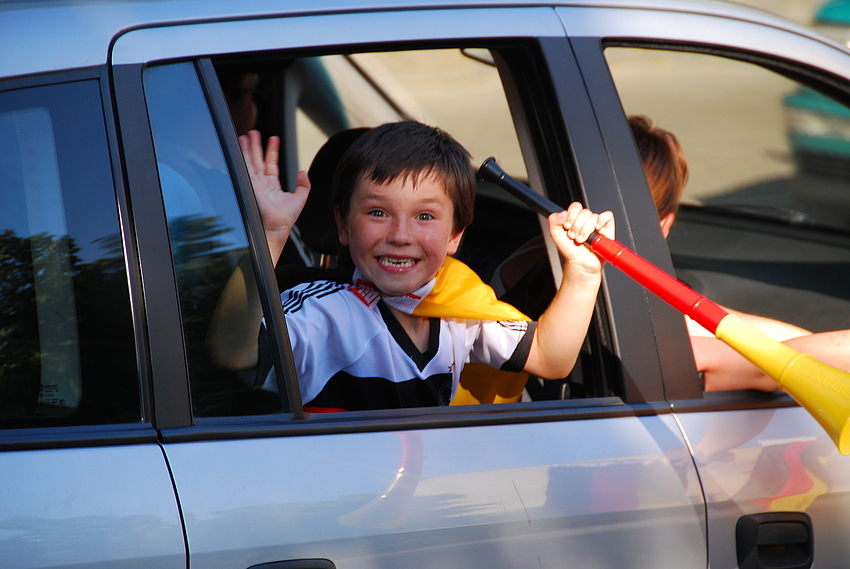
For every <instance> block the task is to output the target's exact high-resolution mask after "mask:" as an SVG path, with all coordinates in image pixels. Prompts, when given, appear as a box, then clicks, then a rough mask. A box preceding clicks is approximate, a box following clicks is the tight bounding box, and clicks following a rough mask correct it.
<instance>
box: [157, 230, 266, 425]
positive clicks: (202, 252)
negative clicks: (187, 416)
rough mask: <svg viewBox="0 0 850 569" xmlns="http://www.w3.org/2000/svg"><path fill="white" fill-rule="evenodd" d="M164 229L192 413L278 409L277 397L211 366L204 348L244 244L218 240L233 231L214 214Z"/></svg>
mask: <svg viewBox="0 0 850 569" xmlns="http://www.w3.org/2000/svg"><path fill="white" fill-rule="evenodd" d="M168 231H169V235H170V238H171V251H172V256H173V258H174V269H175V272H176V275H177V286H178V288H179V290H180V305H181V309H182V311H183V332H184V335H185V341H186V355H187V358H188V360H189V373H190V377H191V385H192V405H193V408H194V410H195V414H196V415H197V416H220V415H253V414H264V413H274V412H278V411H279V410H280V401H279V399H278V398H277V397H276V396H275V397H270V395H271V394H269V393H266V392H259V391H257V390H255V389H253V388H251V387H250V386H249V385H248V384H247V383H246V382H245V381H243V380H242V379H240V377H239V375H238V374H236V373H234V372H231V371H227V370H223V369H221V368H218V367H216V366H214V365H213V364H212V362H211V360H210V357H209V353H208V351H207V347H206V336H207V330H208V329H209V325H210V321H211V319H212V314H213V311H214V310H215V307H216V304H217V303H218V300H219V296H220V295H221V291H222V289H223V288H224V285H225V284H226V283H227V280H228V279H229V278H230V275H231V274H232V273H233V270H234V268H235V267H236V264H237V263H238V262H239V259H240V258H241V257H242V255H245V254H247V248H246V247H244V246H235V245H233V242H232V241H230V240H225V239H222V237H223V236H224V235H226V234H228V233H230V232H231V231H232V229H231V228H230V227H227V226H225V225H223V224H221V223H220V222H219V218H217V217H202V216H199V215H191V216H183V217H178V218H175V219H173V220H171V221H170V222H169V224H168ZM248 277H249V279H248V280H249V282H250V281H251V277H250V275H249V276H248Z"/></svg>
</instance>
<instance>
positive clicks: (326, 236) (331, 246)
mask: <svg viewBox="0 0 850 569" xmlns="http://www.w3.org/2000/svg"><path fill="white" fill-rule="evenodd" d="M367 131H369V129H368V128H351V129H348V130H343V131H340V132H338V133H336V134H334V135H332V136H331V137H330V138H328V140H327V141H326V142H325V144H324V145H322V147H321V148H320V149H319V151H318V152H316V156H315V157H314V158H313V163H312V164H310V169H309V170H308V171H307V174H308V175H309V176H310V186H311V187H310V197H309V198H307V203H306V204H305V205H304V210H303V211H302V212H301V215H300V216H299V217H298V230H299V232H300V233H301V239H302V240H303V241H304V243H305V244H306V245H307V247H309V248H310V249H312V250H313V251H316V252H319V253H322V254H325V255H337V254H338V253H339V239H338V235H337V229H336V221H335V220H334V212H333V202H332V200H333V181H334V173H335V172H336V167H337V165H339V161H340V159H341V158H342V155H343V154H345V151H346V150H348V147H349V146H351V145H352V143H354V141H355V140H357V139H358V138H359V137H360V136H361V135H362V134H363V133H365V132H367Z"/></svg>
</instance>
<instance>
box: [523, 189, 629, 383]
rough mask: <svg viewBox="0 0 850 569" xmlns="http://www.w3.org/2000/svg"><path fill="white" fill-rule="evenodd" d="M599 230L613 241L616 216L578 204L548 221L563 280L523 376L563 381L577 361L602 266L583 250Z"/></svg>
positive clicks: (540, 326)
mask: <svg viewBox="0 0 850 569" xmlns="http://www.w3.org/2000/svg"><path fill="white" fill-rule="evenodd" d="M594 231H598V232H599V233H601V234H602V235H605V236H606V237H610V238H611V239H613V238H614V214H612V213H611V212H610V211H606V212H604V213H602V214H595V213H593V212H592V211H590V210H588V209H585V208H583V207H582V206H581V204H579V203H578V202H575V203H573V204H571V205H570V207H569V208H567V209H566V210H565V211H562V212H559V213H554V214H552V215H550V216H549V234H550V235H551V236H552V239H553V240H554V241H555V245H556V246H557V247H558V251H559V252H560V253H561V255H562V256H563V257H564V277H563V280H562V281H561V286H560V287H559V288H558V291H557V292H556V293H555V298H554V299H553V300H552V303H551V304H550V305H549V308H547V309H546V311H545V312H544V313H543V315H541V316H540V318H539V320H538V324H537V330H536V331H535V335H534V340H533V341H532V344H531V350H530V352H529V355H528V360H527V362H526V365H525V371H527V372H528V373H531V374H533V375H536V376H538V377H542V378H545V379H562V378H564V377H566V376H567V375H568V374H569V373H570V371H572V369H573V366H574V365H575V362H576V360H577V359H578V355H579V352H580V351H581V346H582V344H583V343H584V338H585V336H586V335H587V329H588V326H589V325H590V319H591V318H592V316H593V309H594V306H595V304H596V295H597V293H598V291H599V285H600V283H601V282H602V265H603V261H602V260H601V259H600V258H599V257H597V256H596V254H595V253H593V252H592V251H591V250H590V249H588V248H587V247H585V246H584V242H585V241H587V239H588V237H590V234H591V233H592V232H594Z"/></svg>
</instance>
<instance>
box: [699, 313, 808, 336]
mask: <svg viewBox="0 0 850 569" xmlns="http://www.w3.org/2000/svg"><path fill="white" fill-rule="evenodd" d="M720 308H722V309H723V310H725V311H726V312H728V313H729V314H734V315H735V316H737V317H738V318H740V319H741V320H743V321H744V322H746V323H747V324H749V325H750V326H752V327H753V328H755V329H756V330H758V331H759V332H761V333H763V334H767V335H768V336H770V337H771V338H773V339H774V340H777V341H779V342H784V341H785V340H788V339H791V338H796V337H798V336H807V335H809V334H811V332H810V331H808V330H806V329H805V328H801V327H799V326H795V325H794V324H789V323H788V322H782V321H781V320H776V319H773V318H767V317H764V316H757V315H755V314H747V313H746V312H740V311H738V310H733V309H731V308H727V307H725V306H720ZM685 322H686V323H687V325H688V334H689V335H690V336H691V337H693V336H705V337H709V338H714V334H712V333H711V332H709V331H708V330H706V329H705V328H703V327H702V326H700V325H699V324H697V323H696V322H695V321H694V320H692V319H691V318H689V317H687V316H686V317H685Z"/></svg>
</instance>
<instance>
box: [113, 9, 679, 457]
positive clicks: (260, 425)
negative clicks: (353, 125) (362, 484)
mask: <svg viewBox="0 0 850 569" xmlns="http://www.w3.org/2000/svg"><path fill="white" fill-rule="evenodd" d="M520 11H522V12H525V11H532V12H534V13H536V14H537V15H538V16H539V15H540V14H541V11H540V9H538V8H532V9H521V10H520ZM468 12H477V13H481V12H490V13H495V12H499V13H502V12H503V10H493V9H487V10H469V11H468ZM546 12H547V13H548V14H549V15H551V16H552V18H553V21H557V18H555V14H554V13H553V12H551V11H550V10H547V11H546ZM429 13H439V14H440V16H441V17H448V14H447V13H446V12H445V11H437V10H435V11H432V12H429ZM454 13H456V12H454ZM383 16H387V15H386V14H382V17H383ZM548 17H549V16H547V18H548ZM243 23H245V22H243ZM181 28H182V27H181V26H176V27H175V28H174V29H173V30H168V31H167V32H166V33H165V36H164V37H168V38H171V37H173V34H174V32H179V30H180V29H181ZM151 31H152V30H136V31H134V32H129V33H131V34H133V33H135V32H141V33H142V35H140V36H139V37H138V38H134V41H131V42H129V43H128V44H127V45H131V46H138V45H140V42H139V40H140V38H143V37H146V36H145V32H151ZM155 31H156V32H157V33H161V32H163V29H162V28H158V29H157V30H155ZM538 32H542V33H537V34H529V35H527V36H523V35H517V32H515V31H514V32H512V34H511V35H510V36H509V37H506V38H501V39H497V40H492V39H491V40H488V39H487V38H486V37H485V38H483V39H482V38H480V37H477V36H476V34H475V33H470V34H463V35H460V36H457V37H451V36H450V37H448V38H447V37H446V36H445V35H441V36H440V37H437V38H434V37H426V38H424V39H423V38H420V37H419V36H418V35H417V36H416V37H415V39H414V38H411V39H405V40H404V41H396V42H359V43H339V41H342V40H337V41H335V42H333V43H331V44H329V45H315V44H314V47H309V44H308V47H295V48H285V49H279V48H275V49H274V50H272V51H273V52H275V53H287V54H291V55H292V56H307V55H322V54H327V53H340V52H344V51H346V50H352V49H354V50H356V51H363V52H366V51H372V50H390V49H417V48H422V49H425V48H440V47H461V46H465V45H467V44H469V45H475V46H477V47H480V46H489V45H493V46H494V47H497V46H499V45H502V44H505V43H509V42H513V43H516V42H526V43H527V44H529V45H532V44H533V45H534V46H535V49H536V50H537V51H538V52H539V56H538V59H536V61H538V64H539V65H538V66H536V67H537V68H538V70H542V71H543V72H544V73H545V74H546V75H547V76H548V77H547V78H546V79H545V81H544V85H545V89H544V90H545V91H546V94H545V95H540V94H538V95H537V96H538V97H539V96H543V97H544V98H545V100H546V101H548V103H547V104H546V105H545V108H547V109H548V108H550V107H551V106H552V105H557V106H559V108H558V109H552V110H551V111H547V112H550V113H552V114H550V115H549V116H550V117H552V118H553V119H555V120H554V121H553V122H552V123H549V122H548V121H547V120H541V115H540V114H539V113H538V114H536V115H532V114H528V115H526V114H525V112H523V114H522V118H520V119H517V116H519V115H515V120H519V121H520V123H518V128H521V129H522V130H521V131H518V134H519V136H520V143H521V144H520V145H521V147H522V148H523V151H524V153H527V152H528V150H529V149H530V148H533V151H532V154H533V155H535V156H543V155H544V154H543V152H544V150H545V155H546V156H547V158H548V157H551V159H547V160H545V162H548V164H543V165H541V164H539V163H538V164H536V165H535V164H531V163H529V157H528V155H527V154H526V162H527V166H528V167H529V169H530V170H534V171H535V173H534V174H533V173H532V172H531V171H530V172H529V176H530V177H531V178H532V180H534V176H535V175H536V176H537V179H538V180H543V183H542V184H543V185H544V187H545V189H546V190H547V193H548V194H549V195H550V196H553V197H554V199H555V200H556V201H558V200H559V201H562V202H564V203H566V200H567V199H571V198H572V199H574V198H577V197H579V196H583V197H585V199H587V200H588V201H589V203H590V205H591V207H599V205H600V204H609V203H613V204H617V203H618V202H617V200H618V199H619V198H618V197H617V196H616V194H615V193H614V192H613V190H614V188H615V184H614V180H613V177H612V175H611V168H610V164H609V162H608V159H607V156H606V154H605V153H604V145H603V144H602V140H601V137H600V135H599V132H598V129H597V127H596V126H595V120H594V119H593V116H592V107H591V106H590V103H589V99H588V97H587V94H586V92H585V85H584V81H583V79H582V78H581V74H580V72H579V70H578V68H577V65H576V63H575V57H574V55H573V53H572V48H571V46H570V42H569V41H568V39H567V38H566V36H565V35H564V33H563V29H562V28H560V32H559V33H557V34H554V33H547V30H546V29H542V30H538ZM121 39H122V38H119V39H118V41H117V42H116V45H119V46H120V44H121ZM166 43H167V42H166ZM161 48H162V46H161V45H160V46H159V47H158V48H157V50H159V49H161ZM197 49H202V47H198V48H197ZM222 49H223V48H222ZM155 51H156V50H155ZM237 51H238V52H239V53H243V52H242V51H241V50H236V51H228V55H230V56H232V55H234V54H235V53H236V52H237ZM128 53H129V52H128V51H122V53H121V56H120V57H114V58H113V60H114V61H116V60H117V61H122V62H126V61H130V60H137V58H139V59H144V60H145V63H149V64H153V63H165V62H167V61H178V60H181V59H182V60H186V59H191V58H188V57H184V58H178V59H174V60H162V61H159V60H157V61H154V60H153V59H152V58H147V57H142V56H140V55H138V54H135V55H134V56H133V57H130V56H129V55H128ZM244 53H245V54H246V55H249V54H250V55H256V54H257V53H261V51H256V50H245V51H244ZM204 55H212V54H211V53H209V52H208V53H207V54H204ZM204 55H200V56H199V57H198V58H195V59H196V60H200V58H201V57H204ZM128 58H129V59H128ZM563 61H567V62H570V66H569V73H566V76H565V74H564V71H563V65H562V63H563ZM142 65H143V64H141V63H138V64H134V65H130V64H122V65H116V66H115V68H116V69H119V68H123V69H137V70H138V69H141V66H142ZM199 65H200V66H201V67H204V66H206V65H207V64H206V63H202V64H199ZM209 71H212V69H211V65H210V70H208V71H204V73H208V72H209ZM514 72H515V73H516V75H517V76H516V77H515V78H513V79H512V82H513V83H512V84H513V85H514V94H516V89H515V87H516V85H519V84H521V83H522V80H523V79H528V78H533V77H534V76H533V74H531V72H530V71H527V72H526V73H527V75H526V74H523V73H522V70H518V69H515V70H514ZM133 73H139V75H140V71H134V72H133ZM538 80H539V79H535V81H538ZM503 81H505V79H504V77H503ZM535 84H538V83H535ZM216 85H217V84H216ZM211 91H216V94H215V95H214V97H213V99H214V100H213V101H212V102H211V108H212V109H214V111H213V112H214V113H215V114H216V115H217V118H216V121H217V123H219V124H220V128H222V129H223V131H222V132H220V137H221V140H222V141H223V145H224V146H225V149H226V153H227V154H229V156H228V160H229V161H230V163H231V164H232V165H233V167H234V168H235V169H236V175H235V179H236V180H237V181H238V184H237V186H238V187H239V190H238V191H239V192H241V193H242V194H243V195H242V198H241V199H242V200H243V201H244V202H245V203H246V204H248V205H247V207H246V209H252V208H253V207H254V206H251V205H250V204H252V203H253V200H254V198H253V195H252V193H251V192H250V191H249V190H250V185H249V183H248V179H247V173H246V172H245V171H244V167H243V166H241V162H242V158H241V152H240V151H239V148H238V144H237V142H236V137H235V132H234V130H233V128H232V126H231V125H230V119H229V115H226V114H225V110H224V109H225V107H224V106H223V97H222V96H220V94H219V93H218V91H220V88H212V87H211V88H209V89H208V93H207V94H208V96H210V92H211ZM525 96H527V94H526V95H525ZM521 98H522V97H520V99H521ZM536 100H540V99H536ZM509 104H510V105H511V108H512V109H514V110H515V109H516V108H517V105H519V108H523V105H527V104H528V103H527V101H520V102H516V101H511V100H510V97H509ZM566 104H569V106H565V105H566ZM541 108H543V107H541ZM216 109H217V110H216ZM225 125H226V126H225ZM149 136H150V133H147V143H146V144H149ZM523 137H524V138H523ZM598 149H602V150H603V153H602V154H601V155H598V156H597V157H596V158H595V159H593V160H591V162H592V163H593V164H594V165H597V166H600V167H602V168H604V170H603V171H602V172H601V173H599V174H597V173H596V168H591V167H590V166H588V165H586V164H585V165H583V164H582V163H581V158H582V157H584V158H587V157H588V156H592V155H593V153H594V152H595V151H597V150H598ZM567 161H569V163H574V164H575V163H578V165H577V166H576V167H575V169H574V171H575V172H576V174H575V175H573V174H571V173H570V172H571V168H570V167H568V166H561V165H563V164H566V163H567ZM559 167H560V168H562V170H560V171H558V170H557V168H559ZM564 172H566V174H564ZM601 196H604V197H601ZM158 201H159V202H160V203H159V204H158V207H159V208H161V207H162V204H161V199H158ZM594 204H596V205H594ZM616 213H617V215H618V217H620V218H621V219H622V217H623V216H625V212H624V210H623V209H622V208H621V207H617V208H616ZM246 215H247V216H248V217H254V214H251V213H248V214H246ZM260 227H261V226H260V225H259V221H258V217H257V218H256V219H255V220H254V221H251V222H249V229H250V231H251V232H252V233H253V234H254V237H253V238H252V239H253V240H254V242H255V244H256V243H257V242H258V241H259V242H260V243H259V244H257V245H256V247H255V248H253V249H257V248H260V249H264V246H263V244H262V243H264V240H259V239H257V237H256V235H260V233H259V232H258V231H257V228H260ZM165 250H168V249H167V247H166V249H165ZM261 256H262V255H261ZM263 272H264V273H266V269H264V270H263ZM267 274H268V273H267ZM610 278H611V273H610V272H607V270H606V276H605V279H604V282H603V290H602V294H601V295H600V301H599V305H598V306H597V319H599V321H600V322H601V323H602V325H603V326H607V325H608V323H609V322H610V321H611V319H610V317H609V315H608V312H607V310H608V309H607V306H610V302H611V300H610V299H611V297H612V290H613V291H614V292H615V293H616V294H619V293H618V292H616V291H617V289H618V287H613V289H612V287H611V286H610V284H609V282H608V280H609V279H610ZM264 281H266V282H273V281H271V280H270V279H269V278H268V276H266V277H264ZM171 284H172V285H173V279H171ZM267 286H268V285H267ZM172 292H173V290H172ZM263 294H264V295H267V296H272V295H271V294H270V293H269V291H268V290H266V291H265V292H264V293H263ZM274 296H276V294H275V295H274ZM272 304H274V303H272ZM642 309H643V303H642V301H641V303H639V305H638V307H637V308H636V310H635V311H634V312H635V314H636V315H637V321H638V324H633V325H632V326H631V329H632V330H633V329H635V328H636V327H640V328H644V327H645V328H646V329H647V330H650V329H651V328H649V324H650V318H649V315H648V314H646V313H643V314H641V312H642ZM629 336H631V337H634V338H647V337H650V338H651V334H649V335H648V334H630V335H629ZM181 340H182V338H181ZM602 341H603V342H605V343H606V345H605V350H606V351H605V354H604V356H603V357H604V358H608V361H609V362H614V363H613V365H610V366H608V367H607V369H606V373H608V374H612V373H613V375H612V377H614V378H615V380H616V381H619V378H620V376H619V375H617V374H618V373H619V371H620V369H619V368H618V367H617V364H616V360H617V358H618V357H620V358H621V357H623V356H622V354H624V353H626V354H631V355H630V356H629V357H633V355H634V354H636V353H638V352H636V351H634V350H631V349H630V348H629V346H628V345H626V346H625V349H624V344H623V342H624V340H623V338H617V337H616V336H615V335H614V334H613V333H612V334H610V335H605V337H604V338H603V340H602ZM181 346H182V342H181ZM654 349H655V348H654V346H653V348H652V352H651V353H650V354H649V362H650V366H649V368H648V369H649V371H648V372H647V373H642V374H640V376H639V377H636V378H631V377H628V378H626V382H627V385H626V388H625V391H624V394H625V400H626V401H627V402H624V400H623V399H621V398H619V397H607V398H606V397H603V398H591V399H577V400H561V401H550V402H534V403H533V404H532V405H529V404H527V403H517V404H500V405H498V406H496V407H493V406H485V407H480V406H470V407H468V408H466V409H463V408H458V407H455V408H447V409H436V408H427V409H425V410H422V409H418V410H414V409H405V410H381V411H369V412H364V413H365V414H364V413H354V412H348V413H344V414H339V415H340V416H337V417H329V416H327V415H325V416H322V417H317V416H315V415H312V416H309V417H308V416H305V415H302V414H301V413H300V412H298V410H297V409H296V408H295V407H294V406H293V409H294V410H295V412H293V413H290V414H288V415H274V416H267V417H226V418H209V419H203V420H202V421H198V420H194V421H193V420H192V418H191V416H190V413H189V411H188V409H189V406H188V404H187V403H183V402H182V401H180V402H179V404H177V403H175V401H174V400H173V399H172V400H170V401H167V402H165V405H170V406H171V407H172V409H171V410H170V411H169V413H172V412H174V413H175V414H174V415H172V416H171V417H169V418H167V419H166V418H165V414H164V415H163V416H162V418H161V416H160V413H159V411H160V410H161V409H162V408H161V407H160V406H159V405H158V406H157V418H158V423H157V426H158V427H160V429H161V437H162V440H163V441H169V442H172V441H182V440H198V439H206V438H221V437H225V438H226V437H235V436H242V434H243V433H255V434H254V435H251V436H277V435H284V434H306V433H312V432H348V431H374V430H387V429H398V428H402V427H404V428H417V427H435V426H449V425H454V424H458V425H461V424H463V425H472V424H496V423H514V422H528V421H551V420H555V421H559V420H565V419H585V418H590V417H599V416H626V415H628V416H634V415H641V414H653V415H654V414H658V413H663V412H669V406H667V405H664V404H663V403H661V404H659V403H655V402H660V401H663V391H662V389H661V380H660V374H658V373H653V371H652V370H657V369H658V362H657V361H656V360H654V358H655V353H654ZM641 357H642V356H641ZM287 358H291V354H289V353H287V354H284V356H283V360H286V359H287ZM176 361H177V360H175V362H176ZM181 364H182V366H181V369H182V370H183V371H184V373H185V360H182V361H181ZM612 369H613V370H615V371H614V372H612V371H611V370H612ZM184 379H186V382H185V384H181V387H180V388H179V389H178V391H179V392H180V393H179V395H180V397H183V393H182V392H183V387H184V386H185V385H188V378H187V377H184ZM163 381H164V380H163ZM164 388H165V389H167V387H165V386H164ZM172 389H174V388H172ZM288 389H291V388H288ZM155 391H156V393H157V402H159V400H160V393H161V392H162V391H163V390H155ZM647 401H650V402H652V403H646V402H647ZM299 403H300V401H299ZM164 413H165V412H164Z"/></svg>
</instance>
